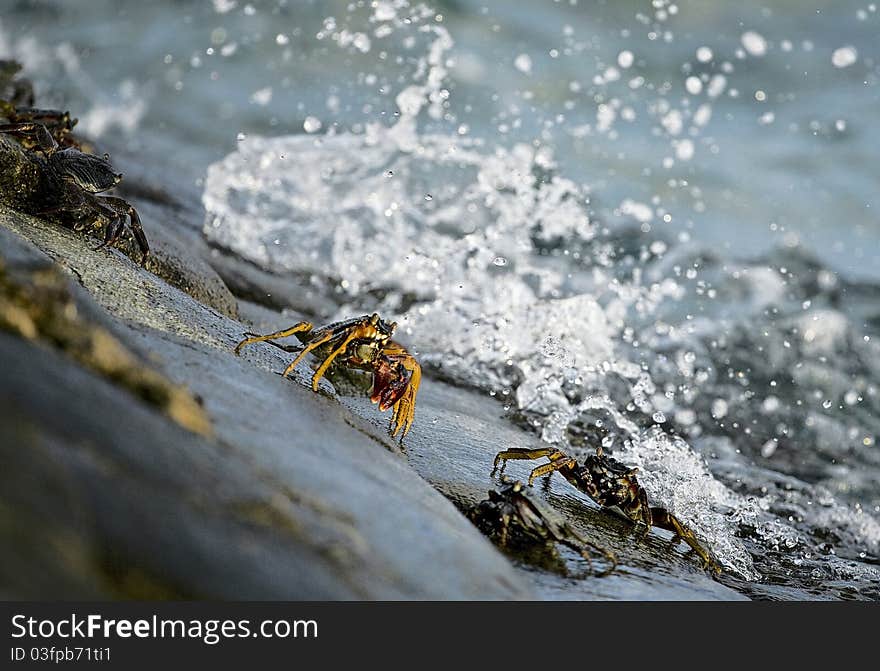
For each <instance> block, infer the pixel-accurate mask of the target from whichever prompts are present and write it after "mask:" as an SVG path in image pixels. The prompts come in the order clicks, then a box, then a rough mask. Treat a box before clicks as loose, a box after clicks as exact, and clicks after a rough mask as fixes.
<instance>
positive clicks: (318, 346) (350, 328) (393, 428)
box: [235, 313, 422, 437]
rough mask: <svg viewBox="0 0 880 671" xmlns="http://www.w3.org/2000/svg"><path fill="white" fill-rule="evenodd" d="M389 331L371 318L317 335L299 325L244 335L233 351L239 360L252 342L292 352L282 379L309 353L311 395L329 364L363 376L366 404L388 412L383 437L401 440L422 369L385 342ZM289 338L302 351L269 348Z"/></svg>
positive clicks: (393, 344)
mask: <svg viewBox="0 0 880 671" xmlns="http://www.w3.org/2000/svg"><path fill="white" fill-rule="evenodd" d="M395 328H397V323H396V322H387V321H385V320H384V319H381V318H380V317H379V315H378V314H376V313H373V314H372V315H364V316H363V317H356V318H354V319H347V320H345V321H340V322H336V323H333V324H328V325H327V326H322V327H320V328H317V329H316V328H314V326H313V325H312V323H311V322H299V323H298V324H296V325H294V326H291V327H290V328H288V329H284V330H282V331H276V332H275V333H269V334H267V335H256V334H248V336H249V337H247V338H245V339H244V340H242V341H241V342H239V343H238V344H237V345H236V346H235V353H236V354H240V353H241V350H242V348H243V347H245V346H247V345H250V344H252V343H256V342H269V343H270V344H272V345H275V346H276V347H279V348H280V349H283V350H284V351H286V352H294V351H298V352H299V353H298V354H297V356H296V358H295V359H294V360H293V361H292V362H291V363H290V365H289V366H287V368H286V369H285V370H284V373H283V375H284V376H285V377H286V376H287V375H289V374H290V372H291V371H292V370H293V369H294V368H295V367H296V365H297V364H298V363H299V362H300V361H301V360H302V358H303V357H304V356H305V355H306V354H308V353H309V352H312V353H313V354H315V356H317V357H318V358H319V359H321V360H322V362H321V364H320V365H319V366H318V368H317V369H316V370H315V374H314V375H313V376H312V389H313V390H314V391H318V382H320V380H321V378H322V377H323V376H324V375H325V374H326V373H327V371H328V369H329V368H330V366H331V365H332V364H334V362H335V363H341V364H342V365H344V366H346V367H350V368H356V369H359V370H364V371H369V372H370V373H371V374H372V378H373V380H372V389H371V392H370V400H371V401H372V402H373V403H378V404H379V410H381V411H383V412H384V411H385V410H387V409H388V408H393V411H392V415H391V425H390V427H389V432H390V433H391V435H392V436H396V435H397V434H398V433H399V432H400V431H401V430H402V431H403V433H402V435H401V437H403V436H405V435H406V434H407V433H409V429H410V427H411V426H412V422H413V417H414V415H415V407H416V394H417V393H418V390H419V384H420V382H421V379H422V369H421V366H419V364H418V362H417V361H416V360H415V358H413V356H412V355H411V354H410V353H409V352H408V351H407V350H406V348H404V347H403V345H401V344H399V343H397V342H395V341H394V340H392V339H391V336H392V335H394V329H395ZM289 336H296V337H297V338H298V339H299V340H300V342H301V343H302V344H303V345H304V346H303V347H302V348H297V347H288V346H286V345H280V344H278V343H275V342H272V341H274V340H278V339H281V338H287V337H289Z"/></svg>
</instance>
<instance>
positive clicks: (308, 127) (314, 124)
mask: <svg viewBox="0 0 880 671" xmlns="http://www.w3.org/2000/svg"><path fill="white" fill-rule="evenodd" d="M303 130H304V131H305V132H306V133H317V132H318V131H319V130H321V120H320V119H318V118H317V117H313V116H307V117H306V118H305V121H303Z"/></svg>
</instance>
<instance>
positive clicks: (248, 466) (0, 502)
mask: <svg viewBox="0 0 880 671" xmlns="http://www.w3.org/2000/svg"><path fill="white" fill-rule="evenodd" d="M3 227H5V228H7V229H11V230H14V231H15V232H16V234H17V235H19V236H22V237H24V238H27V239H28V240H29V241H30V242H31V243H33V244H34V245H35V246H36V247H38V248H39V249H40V251H41V252H42V253H44V254H45V255H46V257H47V258H51V259H53V260H54V261H55V262H56V263H57V264H58V265H59V266H60V267H61V268H62V269H64V270H67V271H69V272H70V273H72V275H73V276H75V278H76V279H77V280H78V282H79V284H81V286H82V287H83V289H84V291H85V292H88V294H89V295H90V296H91V297H92V299H94V301H95V303H97V305H98V306H100V307H99V308H95V310H96V311H97V312H99V313H103V314H104V317H105V319H106V320H107V321H108V322H109V324H110V326H108V331H109V332H112V334H113V335H114V337H116V338H118V339H119V340H120V341H121V342H122V343H124V345H125V347H127V348H129V349H131V350H132V351H133V352H135V353H136V354H138V355H139V357H141V358H143V359H144V360H147V361H149V363H150V364H151V365H152V366H153V367H154V368H155V369H156V370H158V371H160V372H161V373H162V374H163V375H165V376H166V377H167V378H169V379H170V380H172V382H174V383H176V384H180V385H183V384H185V385H186V386H187V387H188V388H189V389H190V390H191V393H192V394H193V396H194V397H196V398H199V399H200V400H201V407H202V408H203V409H204V412H205V413H206V415H207V416H208V418H209V420H210V423H211V427H212V431H213V435H212V437H207V436H203V435H199V434H197V433H194V432H192V431H188V430H186V429H184V428H182V427H181V426H180V425H179V424H178V423H176V422H174V421H172V420H171V419H169V418H168V417H167V416H166V415H164V414H162V412H160V411H159V410H158V409H157V408H156V407H155V406H154V405H152V404H150V403H145V402H144V400H143V399H142V398H141V397H139V396H138V395H136V394H133V393H131V392H130V391H129V390H128V389H127V388H126V387H125V386H124V385H119V384H117V383H116V381H115V380H113V379H112V378H108V377H106V376H102V375H99V374H97V373H95V372H94V371H93V370H91V369H90V368H88V367H83V366H82V365H81V364H80V363H79V362H78V361H77V360H76V359H75V358H72V357H69V356H67V355H66V353H65V352H64V351H63V349H57V348H50V347H47V346H46V345H45V343H42V342H40V341H30V340H27V339H24V338H22V337H20V334H19V335H12V334H10V333H0V366H2V368H3V370H4V375H3V376H2V378H0V459H2V460H3V463H4V468H3V469H2V473H0V547H2V548H3V551H2V552H0V558H2V559H0V593H2V594H3V595H4V596H6V597H8V598H23V597H28V598H61V597H78V598H112V597H126V598H130V597H137V598H147V597H194V598H238V599H334V598H346V599H371V598H383V599H389V598H434V599H448V598H519V597H527V596H529V595H530V594H531V592H530V590H529V588H528V587H527V583H526V581H525V580H524V579H523V576H522V575H519V574H518V573H517V572H516V571H515V570H513V569H512V567H511V566H510V564H509V563H508V562H507V561H506V560H505V559H504V557H503V556H502V555H500V554H499V553H498V552H497V551H496V550H495V549H494V547H493V546H492V545H491V544H490V543H489V542H488V541H487V540H486V539H484V538H483V537H482V536H481V535H480V534H479V533H478V532H477V531H476V529H474V527H473V526H471V525H470V524H469V523H468V522H467V520H465V519H464V518H463V517H462V516H461V515H460V514H459V513H458V511H457V510H456V509H455V508H454V506H452V505H451V504H450V503H449V501H447V500H446V499H445V498H443V497H442V496H441V495H440V494H438V493H437V491H435V490H434V489H433V488H432V487H431V486H429V485H428V484H427V483H426V482H425V481H424V480H422V479H421V478H420V477H419V476H418V475H417V474H416V473H415V472H414V471H413V469H412V468H410V467H409V465H408V464H407V463H406V461H405V459H403V458H401V454H400V452H399V451H398V450H397V448H396V447H395V446H394V444H393V443H392V442H391V441H390V440H389V439H388V438H387V437H386V436H385V434H384V422H383V424H382V427H381V430H379V431H376V430H375V425H374V424H373V423H372V421H370V420H367V419H362V418H360V417H359V416H358V415H353V414H351V413H350V412H348V411H347V410H346V409H345V408H344V407H343V406H341V405H340V404H339V403H338V402H337V401H336V400H335V399H334V398H332V397H331V396H332V395H331V394H329V393H328V392H327V387H324V388H323V391H322V393H319V394H315V393H313V392H312V391H311V390H310V389H309V388H308V386H307V384H308V378H309V376H310V371H309V370H308V368H307V367H306V366H302V367H301V368H300V370H298V371H297V373H296V376H297V379H296V380H295V381H294V380H284V379H282V378H281V377H280V376H279V375H277V372H278V371H279V370H282V369H283V367H284V365H285V364H286V361H287V359H286V358H285V356H284V355H283V353H281V352H278V351H277V350H274V349H273V348H270V347H267V346H262V345H259V346H254V347H253V348H250V349H249V350H248V351H247V353H246V354H245V356H243V357H240V358H239V357H236V356H234V355H233V354H232V352H231V349H232V346H233V345H234V344H235V342H236V341H237V340H238V339H239V338H240V336H241V334H242V333H243V332H244V331H246V330H248V328H249V327H248V326H246V325H244V324H241V323H239V322H237V321H234V320H232V319H230V318H229V317H227V316H225V315H224V314H222V312H220V311H218V310H216V309H213V308H211V307H208V306H206V305H204V304H202V303H200V302H199V301H197V300H195V299H194V298H193V297H192V296H191V295H189V294H187V293H184V292H182V291H180V290H179V289H177V288H175V287H172V286H170V285H169V284H167V283H166V282H164V281H163V280H162V279H160V278H159V277H157V276H156V275H154V274H152V273H150V272H148V271H146V270H144V269H143V268H141V267H140V266H139V265H138V264H136V263H134V262H132V261H131V260H130V259H129V258H127V257H126V256H124V255H123V254H121V253H120V252H119V251H117V250H113V249H101V250H95V249H94V245H93V244H92V241H91V240H89V239H88V238H86V237H84V236H82V235H80V234H77V233H75V232H73V231H70V230H67V229H64V228H61V227H58V226H53V225H52V224H49V223H46V222H44V221H41V220H39V219H35V218H32V217H26V216H23V215H19V214H17V213H14V212H12V211H9V210H0V230H2V229H3ZM7 235H8V234H7ZM8 241H9V238H3V239H0V245H2V249H3V253H4V254H7V256H6V257H5V258H7V259H11V258H13V256H16V257H24V258H27V256H28V254H30V253H31V252H28V251H23V250H21V249H19V248H18V247H17V246H15V245H10V244H9V242H8ZM9 250H12V251H9ZM32 251H33V250H32ZM35 258H38V255H36V256H35ZM43 262H45V261H43ZM6 263H9V261H8V260H7V261H6ZM297 382H298V383H297ZM374 414H376V413H374ZM370 419H372V417H371V418H370ZM380 419H384V418H381V416H380ZM386 421H387V420H386Z"/></svg>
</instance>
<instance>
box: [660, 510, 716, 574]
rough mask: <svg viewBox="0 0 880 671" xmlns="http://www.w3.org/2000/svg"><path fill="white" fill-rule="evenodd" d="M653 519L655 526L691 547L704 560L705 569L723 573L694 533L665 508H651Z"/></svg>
mask: <svg viewBox="0 0 880 671" xmlns="http://www.w3.org/2000/svg"><path fill="white" fill-rule="evenodd" d="M651 517H652V518H653V520H654V526H655V527H660V528H661V529H666V530H667V531H671V532H673V533H674V534H675V535H676V537H677V538H680V539H681V540H683V541H684V542H685V543H687V544H688V545H690V546H691V548H692V549H693V551H694V552H696V553H697V554H698V555H699V556H700V559H702V560H703V568H711V569H712V570H713V571H715V573H721V567H720V566H718V564H717V563H716V562H715V560H714V559H712V557H711V556H710V555H709V553H708V552H707V551H706V550H705V549H704V548H703V546H702V545H700V543H699V541H697V537H696V536H694V532H693V531H691V530H690V529H688V528H687V527H686V526H685V525H684V524H682V523H681V521H680V520H679V519H678V518H677V517H676V516H675V515H673V514H672V513H670V512H669V511H668V510H666V509H665V508H651Z"/></svg>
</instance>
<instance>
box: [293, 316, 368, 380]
mask: <svg viewBox="0 0 880 671" xmlns="http://www.w3.org/2000/svg"><path fill="white" fill-rule="evenodd" d="M329 335H332V333H331V334H329ZM364 335H365V333H364V329H362V328H355V329H352V331H351V333H349V334H348V336H347V337H346V338H345V340H343V341H342V343H341V344H340V345H339V347H337V348H336V349H335V350H333V351H332V352H330V354H329V355H328V356H327V358H326V359H324V363H322V364H321V365H320V366H319V367H318V370H316V371H315V375H314V377H313V378H312V391H318V382H319V381H320V380H321V378H322V377H323V376H324V373H325V372H327V369H328V368H329V367H330V364H331V363H333V360H334V359H335V358H336V357H337V356H339V355H340V354H342V353H343V352H344V351H345V350H346V349H347V348H348V346H349V345H350V344H351V341H352V340H357V339H358V338H363V337H364ZM327 339H328V340H329V337H328V338H327ZM306 349H308V348H306ZM303 352H305V350H303ZM300 357H302V354H300V356H299V357H297V359H299V358H300Z"/></svg>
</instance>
